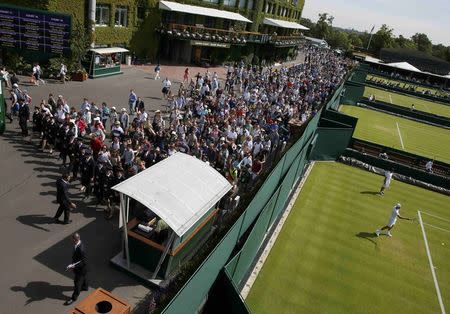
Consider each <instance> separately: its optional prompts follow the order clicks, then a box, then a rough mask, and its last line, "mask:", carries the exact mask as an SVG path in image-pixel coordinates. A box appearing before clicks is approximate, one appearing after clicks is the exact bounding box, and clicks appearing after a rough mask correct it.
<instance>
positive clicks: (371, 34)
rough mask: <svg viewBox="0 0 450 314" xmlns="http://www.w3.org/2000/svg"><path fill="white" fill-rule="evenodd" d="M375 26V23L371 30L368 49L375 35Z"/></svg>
mask: <svg viewBox="0 0 450 314" xmlns="http://www.w3.org/2000/svg"><path fill="white" fill-rule="evenodd" d="M374 28H375V25H374V26H373V27H372V30H371V31H370V38H369V43H368V44H367V48H366V50H369V46H370V43H371V41H372V37H373V30H374Z"/></svg>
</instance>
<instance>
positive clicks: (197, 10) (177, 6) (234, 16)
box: [159, 1, 252, 23]
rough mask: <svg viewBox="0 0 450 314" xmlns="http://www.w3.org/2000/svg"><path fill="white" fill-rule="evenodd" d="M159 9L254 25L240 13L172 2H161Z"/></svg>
mask: <svg viewBox="0 0 450 314" xmlns="http://www.w3.org/2000/svg"><path fill="white" fill-rule="evenodd" d="M159 8H160V9H162V10H167V11H175V12H183V13H188V14H197V15H206V16H212V17H217V18H221V19H227V20H235V21H241V22H246V23H252V21H250V20H249V19H247V18H246V17H244V16H242V15H240V14H239V13H235V12H230V11H225V10H217V9H212V8H204V7H199V6H195V5H189V4H182V3H177V2H171V1H159Z"/></svg>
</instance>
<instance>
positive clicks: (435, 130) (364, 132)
mask: <svg viewBox="0 0 450 314" xmlns="http://www.w3.org/2000/svg"><path fill="white" fill-rule="evenodd" d="M340 111H341V112H343V113H345V114H348V115H351V116H353V117H356V118H358V124H357V125H356V129H355V133H354V134H353V137H355V138H358V139H362V140H366V141H369V142H373V143H376V144H380V145H384V146H388V147H393V148H396V149H399V150H403V151H406V152H409V153H413V154H417V155H419V156H423V157H426V158H433V159H436V160H440V161H443V162H446V163H450V145H448V143H450V130H448V129H445V128H441V127H437V126H432V125H428V124H425V123H420V122H416V121H412V120H409V119H404V118H400V117H397V116H394V115H390V114H386V113H382V112H378V111H375V110H371V109H365V108H362V107H357V106H350V105H341V107H340ZM446 143H447V144H446Z"/></svg>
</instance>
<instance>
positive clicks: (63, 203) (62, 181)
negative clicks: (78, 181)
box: [54, 172, 76, 225]
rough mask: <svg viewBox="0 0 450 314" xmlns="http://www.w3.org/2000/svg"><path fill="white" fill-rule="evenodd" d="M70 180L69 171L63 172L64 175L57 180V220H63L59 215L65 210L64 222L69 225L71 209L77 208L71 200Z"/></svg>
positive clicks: (57, 221)
mask: <svg viewBox="0 0 450 314" xmlns="http://www.w3.org/2000/svg"><path fill="white" fill-rule="evenodd" d="M69 180H70V174H69V173H68V172H65V173H63V175H62V177H61V178H59V179H58V180H56V201H57V202H58V204H59V207H58V211H57V212H56V214H55V217H54V219H55V222H56V223H59V222H61V221H60V220H59V217H60V216H61V215H62V213H63V212H64V224H65V225H67V224H68V223H69V222H70V221H69V216H70V209H71V208H75V207H76V206H75V204H74V203H72V202H71V201H70V200H69Z"/></svg>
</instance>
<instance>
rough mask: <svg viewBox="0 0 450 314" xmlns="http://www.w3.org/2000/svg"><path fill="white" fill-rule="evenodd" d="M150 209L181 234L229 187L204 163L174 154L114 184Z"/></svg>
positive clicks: (193, 158) (116, 187) (219, 175)
mask: <svg viewBox="0 0 450 314" xmlns="http://www.w3.org/2000/svg"><path fill="white" fill-rule="evenodd" d="M113 189H114V190H116V191H118V192H120V193H123V194H125V195H128V196H129V197H131V198H133V199H135V200H137V201H138V202H140V203H141V204H143V205H144V206H146V207H148V208H149V209H150V210H152V211H153V212H154V213H155V214H156V215H158V216H159V217H160V218H161V219H163V220H164V221H165V222H166V223H167V224H168V225H169V227H170V228H171V229H172V230H173V231H174V232H175V233H176V234H177V235H178V236H179V237H181V236H183V235H184V234H185V233H186V232H187V231H188V230H189V229H190V228H191V227H192V226H193V225H194V224H195V223H196V222H197V221H199V220H200V219H201V218H202V217H203V216H204V215H205V214H206V213H207V212H208V211H209V210H210V209H211V208H212V207H213V206H214V205H215V204H216V203H217V202H218V201H219V200H220V199H221V198H222V197H223V196H224V195H225V194H226V193H227V192H228V191H229V190H230V189H231V185H230V183H229V182H228V181H227V180H226V179H225V178H224V177H223V176H222V175H221V174H220V173H219V172H217V171H216V170H215V169H214V168H212V167H211V166H209V165H208V164H206V163H205V162H203V161H201V160H199V159H197V158H195V157H192V156H190V155H187V154H183V153H176V154H174V155H172V156H170V157H168V158H166V159H164V160H162V161H160V162H158V163H157V164H156V165H154V166H152V167H150V168H148V169H146V170H144V171H142V172H140V173H139V174H137V175H135V176H133V177H131V178H129V179H128V180H125V181H123V182H121V183H119V184H117V185H115V186H114V187H113Z"/></svg>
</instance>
